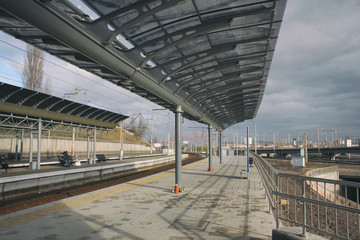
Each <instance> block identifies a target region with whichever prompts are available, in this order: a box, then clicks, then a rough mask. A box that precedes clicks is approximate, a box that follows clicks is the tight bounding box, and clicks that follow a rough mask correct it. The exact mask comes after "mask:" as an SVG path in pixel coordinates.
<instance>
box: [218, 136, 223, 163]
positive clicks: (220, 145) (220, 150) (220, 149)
mask: <svg viewBox="0 0 360 240" xmlns="http://www.w3.org/2000/svg"><path fill="white" fill-rule="evenodd" d="M219 158H220V163H222V132H219Z"/></svg>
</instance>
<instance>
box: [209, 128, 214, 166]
mask: <svg viewBox="0 0 360 240" xmlns="http://www.w3.org/2000/svg"><path fill="white" fill-rule="evenodd" d="M208 141H209V143H208V145H209V149H208V150H209V172H212V170H213V168H212V142H211V125H209V126H208Z"/></svg>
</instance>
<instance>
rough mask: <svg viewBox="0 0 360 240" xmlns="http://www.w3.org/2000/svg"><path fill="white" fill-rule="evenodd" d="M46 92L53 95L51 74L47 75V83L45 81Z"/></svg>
mask: <svg viewBox="0 0 360 240" xmlns="http://www.w3.org/2000/svg"><path fill="white" fill-rule="evenodd" d="M44 93H46V94H48V95H51V82H50V78H49V76H48V77H46V80H45V83H44Z"/></svg>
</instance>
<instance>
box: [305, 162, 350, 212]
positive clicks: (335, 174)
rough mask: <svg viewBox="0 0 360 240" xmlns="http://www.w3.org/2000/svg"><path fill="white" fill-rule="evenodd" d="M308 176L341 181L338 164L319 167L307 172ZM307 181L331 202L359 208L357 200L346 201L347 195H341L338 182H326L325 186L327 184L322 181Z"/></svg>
mask: <svg viewBox="0 0 360 240" xmlns="http://www.w3.org/2000/svg"><path fill="white" fill-rule="evenodd" d="M306 176H307V177H314V178H324V179H330V180H336V181H339V169H338V167H337V166H334V167H326V168H318V169H314V170H311V171H308V172H306ZM306 183H307V184H308V185H310V186H311V188H312V189H313V190H314V191H315V192H318V193H319V194H320V196H322V197H324V198H326V199H327V200H329V201H330V202H333V203H337V204H340V205H344V206H345V205H346V206H348V207H354V208H357V204H356V202H353V201H351V200H349V199H347V201H346V200H345V197H343V196H341V195H339V193H338V192H339V190H340V186H339V185H338V184H332V183H326V187H325V184H324V183H323V182H320V181H319V182H318V183H317V182H315V181H311V182H310V181H306Z"/></svg>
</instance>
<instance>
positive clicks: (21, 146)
mask: <svg viewBox="0 0 360 240" xmlns="http://www.w3.org/2000/svg"><path fill="white" fill-rule="evenodd" d="M24 135H25V129H21V140H20V162H22V159H23V147H24ZM16 160H17V159H16Z"/></svg>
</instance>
